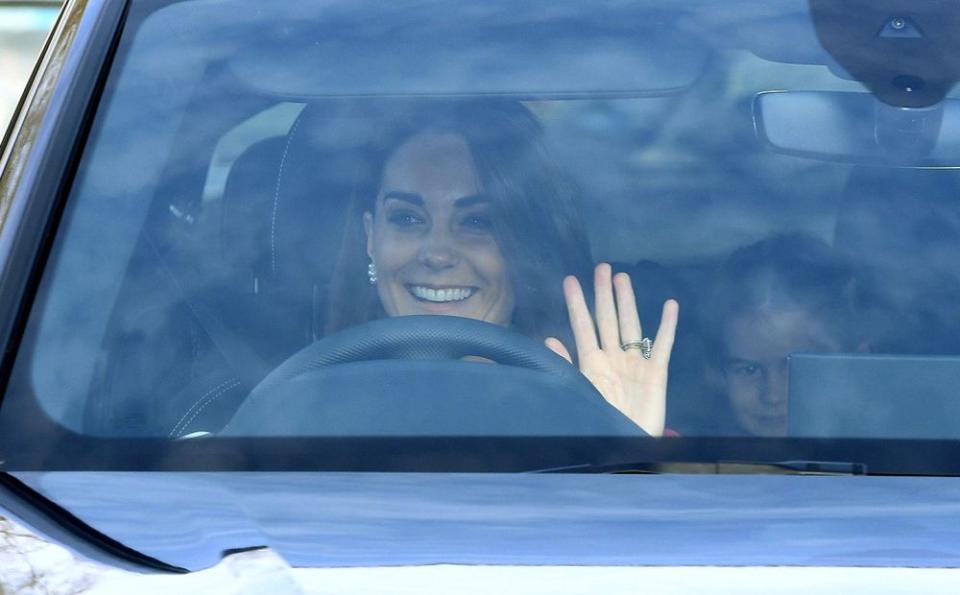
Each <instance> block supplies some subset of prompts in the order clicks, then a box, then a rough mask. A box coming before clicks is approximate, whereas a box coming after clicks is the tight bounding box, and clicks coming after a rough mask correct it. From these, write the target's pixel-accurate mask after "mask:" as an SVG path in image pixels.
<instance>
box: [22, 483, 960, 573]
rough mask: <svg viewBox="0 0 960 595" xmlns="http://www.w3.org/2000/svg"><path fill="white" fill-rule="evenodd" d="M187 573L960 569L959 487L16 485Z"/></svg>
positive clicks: (404, 484) (920, 485) (929, 485)
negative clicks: (255, 559)
mask: <svg viewBox="0 0 960 595" xmlns="http://www.w3.org/2000/svg"><path fill="white" fill-rule="evenodd" d="M15 475H16V477H17V478H19V479H20V480H21V481H23V482H24V483H26V484H27V485H29V486H30V487H32V488H33V489H35V490H37V491H38V492H40V493H41V494H43V495H44V496H46V497H47V498H50V499H52V500H53V501H55V502H57V503H58V504H59V505H61V506H63V507H64V508H66V509H67V510H68V511H70V512H71V513H73V514H74V515H76V516H77V517H79V518H80V519H81V520H82V521H84V522H85V523H87V524H88V525H90V526H92V527H93V528H95V529H97V530H99V531H100V532H102V533H104V534H106V535H108V536H110V537H112V538H113V539H115V540H117V541H119V542H121V543H123V544H124V545H127V546H129V547H131V548H133V549H136V550H138V551H140V552H141V553H143V554H146V555H148V556H151V557H153V558H156V559H158V560H161V561H163V562H166V563H168V564H172V565H175V566H180V567H183V568H187V569H190V570H197V569H201V568H206V567H209V566H213V565H215V564H216V563H217V562H219V560H220V559H221V558H222V557H223V555H224V554H225V553H227V552H230V551H236V550H241V549H247V548H252V547H257V546H267V547H269V548H271V549H272V550H274V551H275V552H277V553H278V554H279V555H280V556H282V557H283V558H284V559H285V560H286V562H287V563H288V564H290V565H291V566H293V567H352V566H363V567H371V566H402V565H427V564H431V565H432V564H466V565H473V564H483V565H512V566H517V565H521V566H522V565H580V566H582V565H596V566H611V565H613V566H690V565H697V566H895V567H948V568H956V567H960V479H954V478H920V477H915V478H910V477H845V476H829V477H825V476H820V477H817V476H761V475H739V476H731V475H587V474H570V475H532V474H522V475H501V474H406V473H404V474H400V473H396V474H387V473H74V472H50V473H16V474H15Z"/></svg>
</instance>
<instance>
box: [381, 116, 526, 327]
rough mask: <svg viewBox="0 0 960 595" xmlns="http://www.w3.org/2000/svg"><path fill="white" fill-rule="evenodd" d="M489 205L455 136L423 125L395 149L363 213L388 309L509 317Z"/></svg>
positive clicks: (500, 320)
mask: <svg viewBox="0 0 960 595" xmlns="http://www.w3.org/2000/svg"><path fill="white" fill-rule="evenodd" d="M491 207H492V205H491V204H490V201H489V199H488V198H487V197H485V196H484V195H483V188H481V184H480V180H479V176H478V175H477V171H476V168H475V167H474V163H473V157H472V155H471V153H470V148H469V147H468V145H467V143H466V141H465V140H464V139H463V138H462V137H461V136H459V135H457V134H454V133H448V132H440V131H431V130H426V131H423V132H420V133H418V134H416V135H414V136H413V137H411V138H410V139H409V140H407V141H406V142H405V143H403V144H402V145H400V146H399V147H398V148H397V150H396V151H394V153H393V155H392V156H391V157H390V158H389V159H388V160H387V163H386V167H385V168H384V172H383V180H382V183H381V185H380V190H379V192H378V194H377V199H376V206H375V208H374V212H373V213H369V212H368V213H364V216H363V220H364V228H365V229H366V232H367V255H368V256H369V257H370V258H371V260H372V261H373V263H374V264H375V265H376V268H377V293H378V294H379V296H380V302H381V304H382V305H383V308H384V310H385V311H386V313H387V314H388V315H390V316H407V315H411V314H446V315H451V316H462V317H465V318H475V319H477V320H485V321H487V322H492V323H495V324H500V325H504V326H506V325H509V324H510V318H511V315H512V313H513V307H514V295H513V291H512V287H511V285H510V282H509V280H508V277H507V267H506V263H505V262H504V259H503V255H502V254H501V252H500V247H499V245H498V244H497V241H496V238H495V236H494V230H493V220H492V217H493V214H492V208H491Z"/></svg>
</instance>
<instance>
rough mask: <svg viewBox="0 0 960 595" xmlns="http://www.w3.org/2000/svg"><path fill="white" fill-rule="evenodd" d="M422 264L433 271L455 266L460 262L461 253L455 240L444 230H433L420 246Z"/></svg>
mask: <svg viewBox="0 0 960 595" xmlns="http://www.w3.org/2000/svg"><path fill="white" fill-rule="evenodd" d="M419 260H420V263H421V264H423V265H424V266H427V267H429V268H432V269H444V268H449V267H452V266H455V265H456V264H457V263H458V262H459V261H460V251H459V250H458V249H457V246H456V242H455V240H454V238H452V237H450V234H449V233H447V232H445V231H443V230H442V229H436V228H434V229H431V230H430V231H429V232H428V233H427V234H426V236H425V237H424V238H423V243H422V244H421V245H420V254H419Z"/></svg>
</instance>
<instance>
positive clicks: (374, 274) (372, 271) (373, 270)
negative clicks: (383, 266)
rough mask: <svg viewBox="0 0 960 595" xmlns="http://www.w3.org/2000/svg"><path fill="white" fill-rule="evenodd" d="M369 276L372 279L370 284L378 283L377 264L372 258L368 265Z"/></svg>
mask: <svg viewBox="0 0 960 595" xmlns="http://www.w3.org/2000/svg"><path fill="white" fill-rule="evenodd" d="M367 278H368V279H370V285H376V284H377V265H375V264H373V261H372V260H371V261H370V264H368V265H367Z"/></svg>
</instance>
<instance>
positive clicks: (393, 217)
mask: <svg viewBox="0 0 960 595" xmlns="http://www.w3.org/2000/svg"><path fill="white" fill-rule="evenodd" d="M387 221H388V222H390V223H391V224H393V225H396V226H397V227H413V226H414V225H419V224H421V223H423V218H422V217H420V216H419V215H417V214H416V213H413V212H410V211H394V212H393V213H390V214H389V215H388V216H387Z"/></svg>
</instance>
